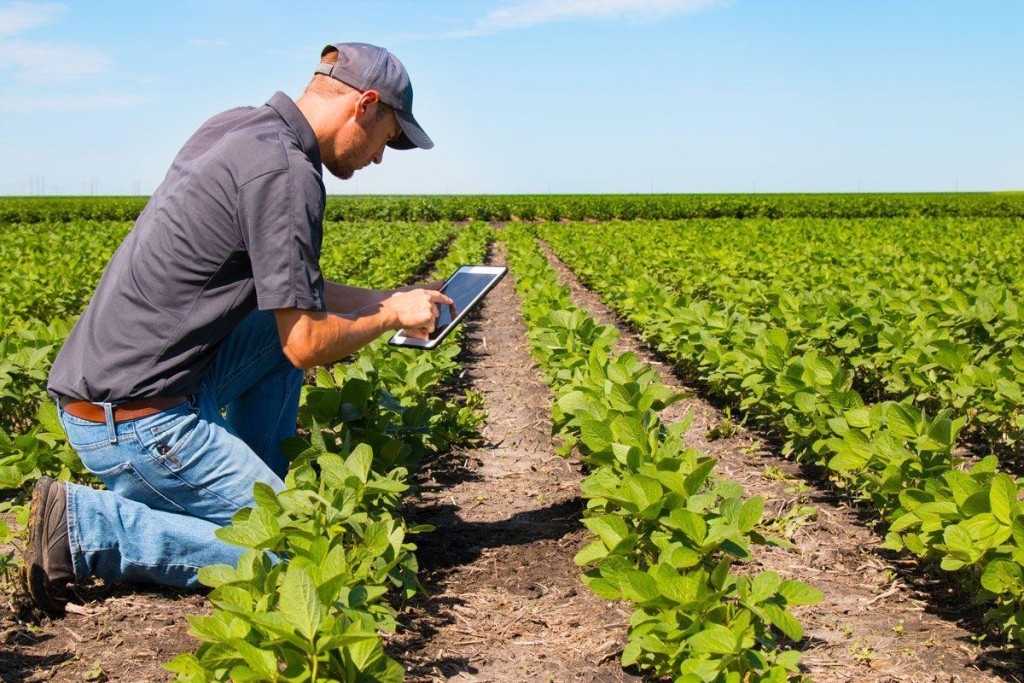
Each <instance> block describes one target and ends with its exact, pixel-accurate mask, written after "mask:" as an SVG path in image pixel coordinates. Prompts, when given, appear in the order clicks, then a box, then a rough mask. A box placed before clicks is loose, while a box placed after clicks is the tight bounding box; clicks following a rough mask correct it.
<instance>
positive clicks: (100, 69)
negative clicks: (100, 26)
mask: <svg viewBox="0 0 1024 683" xmlns="http://www.w3.org/2000/svg"><path fill="white" fill-rule="evenodd" d="M109 68H110V59H109V58H108V57H107V56H106V55H104V54H103V53H101V52H99V51H98V50H95V49H92V48H88V47H82V46H79V45H71V44H68V43H50V42H44V41H30V40H0V72H3V71H6V70H8V69H11V70H13V71H14V74H15V78H16V79H17V80H18V82H19V83H22V84H24V85H42V84H44V83H68V82H71V81H77V80H80V79H82V78H85V77H86V76H95V75H96V74H101V73H105V72H106V71H107V70H108V69H109Z"/></svg>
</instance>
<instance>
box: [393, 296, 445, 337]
mask: <svg viewBox="0 0 1024 683" xmlns="http://www.w3.org/2000/svg"><path fill="white" fill-rule="evenodd" d="M434 284H436V283H434ZM441 284H444V283H443V282H442V283H441ZM429 286H431V285H428V287H429ZM454 304H455V302H454V301H452V300H451V299H449V298H448V297H447V296H445V295H444V294H442V293H441V292H439V291H437V290H436V289H423V288H418V289H410V290H406V291H401V292H396V293H395V294H392V295H391V296H390V297H388V298H387V299H385V300H384V301H383V302H382V303H381V306H382V307H383V308H384V309H386V310H387V311H389V312H391V313H392V314H393V315H394V316H395V321H396V322H395V325H396V326H395V327H394V329H396V330H405V335H406V336H407V337H412V338H414V339H427V338H428V337H429V336H430V333H431V332H433V331H434V329H435V328H436V326H437V319H438V317H439V316H440V315H441V309H440V308H439V306H441V305H447V306H454Z"/></svg>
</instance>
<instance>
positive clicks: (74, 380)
mask: <svg viewBox="0 0 1024 683" xmlns="http://www.w3.org/2000/svg"><path fill="white" fill-rule="evenodd" d="M321 172H322V171H321V162H320V151H319V148H318V146H317V141H316V137H315V135H314V133H313V129H312V128H311V127H310V125H309V123H308V122H307V121H306V118H305V117H304V116H303V115H302V113H301V112H300V111H299V109H298V108H297V107H296V106H295V103H294V102H292V101H291V99H289V98H288V97H287V96H286V95H284V94H283V93H276V94H275V95H274V96H273V97H271V98H270V101H269V102H267V104H266V105H264V106H262V107H255V108H254V107H244V108H239V109H232V110H230V111H226V112H224V113H222V114H218V115H217V116H215V117H213V118H212V119H210V120H209V121H207V122H206V123H204V124H203V125H202V126H201V127H200V128H199V130H198V131H196V133H195V134H194V135H193V136H192V137H191V138H190V139H189V141H188V142H186V143H185V146H184V147H183V148H182V149H181V151H180V152H179V153H178V156H177V157H176V158H175V160H174V163H173V164H172V165H171V169H170V171H168V173H167V177H166V178H164V180H163V182H162V183H161V184H160V187H159V188H157V190H156V193H154V194H153V196H152V197H151V198H150V200H149V202H148V203H147V204H146V208H145V209H144V210H143V212H142V213H141V214H140V215H139V218H138V220H137V221H136V223H135V227H134V228H133V229H132V231H131V232H130V233H129V234H128V236H127V237H126V238H125V240H124V242H123V243H122V244H121V246H120V247H118V249H117V251H116V252H115V253H114V256H113V258H112V259H111V261H110V263H109V264H108V265H107V268H106V271H105V272H104V273H103V276H102V277H101V278H100V282H99V285H98V287H97V289H96V292H95V294H94V295H93V298H92V301H91V302H90V303H89V306H88V307H87V308H86V309H85V312H84V313H83V314H82V316H81V318H79V320H78V322H77V323H76V324H75V326H74V328H73V329H72V330H71V334H70V335H69V336H68V338H67V340H66V341H65V342H64V346H63V347H62V348H61V350H60V353H59V354H58V355H57V359H56V360H55V361H54V364H53V368H52V369H51V371H50V379H49V384H48V386H47V391H48V392H49V394H50V395H51V396H54V397H58V396H65V397H68V398H75V399H84V400H89V401H111V402H120V401H126V400H130V399H136V398H144V397H150V396H178V395H187V394H192V393H195V392H196V391H197V390H198V388H199V384H200V380H201V378H202V376H203V373H204V372H205V370H206V369H207V367H209V365H210V363H211V361H212V360H213V357H214V355H215V354H216V351H217V346H218V344H219V343H220V342H221V341H222V340H223V339H224V337H226V336H227V335H228V333H229V332H231V330H232V329H233V328H234V327H235V326H236V325H237V324H238V323H239V322H240V321H241V320H242V319H243V318H244V317H245V316H246V315H248V314H249V313H250V312H252V311H253V310H254V309H256V308H260V309H263V310H268V309H276V308H299V309H304V310H314V311H319V310H324V281H323V275H322V274H321V272H320V245H321V240H322V238H323V212H324V201H325V190H324V184H323V178H322V175H321Z"/></svg>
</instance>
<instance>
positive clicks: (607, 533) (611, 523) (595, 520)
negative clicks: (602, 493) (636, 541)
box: [583, 515, 629, 550]
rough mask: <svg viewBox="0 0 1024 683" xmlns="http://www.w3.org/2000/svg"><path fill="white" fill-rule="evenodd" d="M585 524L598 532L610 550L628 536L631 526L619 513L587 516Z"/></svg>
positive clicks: (594, 531)
mask: <svg viewBox="0 0 1024 683" xmlns="http://www.w3.org/2000/svg"><path fill="white" fill-rule="evenodd" d="M583 524H584V526H586V527H587V528H588V529H590V530H591V531H592V532H593V533H595V534H597V536H598V538H600V539H601V541H602V542H603V543H604V545H605V547H606V548H608V550H613V549H614V548H615V547H616V546H618V545H619V544H620V543H621V542H622V541H623V540H624V539H625V538H626V537H627V536H629V527H627V526H626V522H625V521H624V520H623V519H622V517H619V516H618V515H601V516H600V517H587V518H585V519H584V520H583Z"/></svg>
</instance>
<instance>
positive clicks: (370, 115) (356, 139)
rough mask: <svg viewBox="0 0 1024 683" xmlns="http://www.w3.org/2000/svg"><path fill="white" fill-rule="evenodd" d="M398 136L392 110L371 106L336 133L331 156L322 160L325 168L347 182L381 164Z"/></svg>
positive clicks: (396, 119) (376, 104)
mask: <svg viewBox="0 0 1024 683" xmlns="http://www.w3.org/2000/svg"><path fill="white" fill-rule="evenodd" d="M401 134H402V128H401V126H399V125H398V118H397V117H396V116H395V112H394V110H392V109H391V107H388V106H387V105H385V104H383V103H382V102H380V101H376V102H372V103H370V106H369V107H368V108H367V110H366V111H365V112H361V114H360V115H359V116H357V117H356V119H355V120H354V121H353V122H352V125H350V126H346V127H344V128H342V129H341V130H339V131H338V134H337V135H335V137H334V148H333V151H334V154H333V155H332V158H330V159H324V166H326V167H327V170H328V171H330V172H331V174H332V175H335V176H337V177H338V178H341V179H342V180H348V179H349V178H351V177H352V176H353V175H354V174H355V172H356V171H358V170H360V169H362V168H365V167H367V166H369V165H370V164H371V163H374V164H379V163H380V162H381V161H383V159H384V147H385V145H387V143H388V142H389V141H391V140H394V139H396V138H397V137H398V136H399V135H401Z"/></svg>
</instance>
